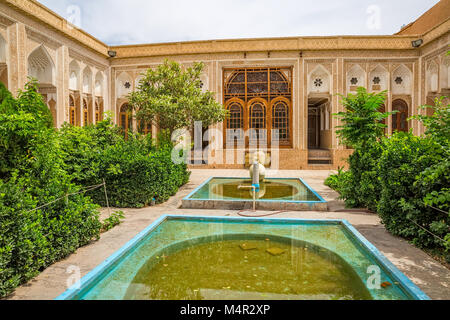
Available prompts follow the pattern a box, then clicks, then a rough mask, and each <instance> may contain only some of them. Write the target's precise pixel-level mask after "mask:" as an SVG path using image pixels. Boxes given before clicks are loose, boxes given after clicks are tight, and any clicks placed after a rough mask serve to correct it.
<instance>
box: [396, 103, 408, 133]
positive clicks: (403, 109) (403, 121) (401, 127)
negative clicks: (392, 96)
mask: <svg viewBox="0 0 450 320" xmlns="http://www.w3.org/2000/svg"><path fill="white" fill-rule="evenodd" d="M392 111H398V112H397V113H396V114H394V115H392V131H403V132H407V131H408V130H409V127H408V117H409V108H408V103H406V101H405V100H403V99H396V100H394V101H393V102H392Z"/></svg>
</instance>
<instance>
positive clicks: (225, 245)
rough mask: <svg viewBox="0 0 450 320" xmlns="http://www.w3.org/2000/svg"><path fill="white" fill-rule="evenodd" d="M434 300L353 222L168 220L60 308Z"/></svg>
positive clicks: (74, 289) (88, 278)
mask: <svg viewBox="0 0 450 320" xmlns="http://www.w3.org/2000/svg"><path fill="white" fill-rule="evenodd" d="M316 299H319V300H338V299H341V300H372V299H375V300H427V299H429V298H428V297H427V296H426V294H424V293H423V292H422V291H421V290H420V289H419V288H418V287H417V286H415V285H414V284H413V283H412V282H411V281H410V280H409V279H408V278H407V277H406V276H405V275H403V274H402V273H401V272H400V271H399V270H398V269H397V268H396V267H395V266H394V265H393V264H392V263H391V262H389V260H387V259H386V258H385V257H384V256H383V255H382V254H381V253H380V252H379V251H378V250H377V249H376V248H375V247H374V246H373V245H372V244H370V243H369V242H368V241H367V240H366V239H365V238H364V237H363V236H362V235H361V234H360V233H359V232H358V231H356V230H355V229H354V228H353V227H352V226H351V225H350V224H349V223H348V222H346V221H343V220H299V219H253V218H252V219H250V218H226V217H192V216H163V217H161V218H160V219H159V220H157V221H156V222H155V223H153V224H152V225H151V226H149V227H148V228H147V229H146V230H144V231H143V232H142V233H140V234H139V235H137V236H136V237H135V238H134V239H132V240H131V241H130V242H129V243H128V244H126V245H125V246H124V247H123V248H122V249H120V250H119V251H118V252H116V253H115V254H114V255H112V256H111V257H110V258H108V259H107V260H106V261H104V262H103V263H102V264H101V265H100V266H98V267H97V268H95V269H94V270H93V271H92V272H90V273H89V274H88V275H87V276H85V277H84V278H83V279H82V280H81V282H80V283H79V284H78V285H75V286H74V287H72V288H70V289H69V290H67V291H66V292H65V293H63V294H62V295H61V296H59V297H58V298H57V300H316Z"/></svg>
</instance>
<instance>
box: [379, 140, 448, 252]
mask: <svg viewBox="0 0 450 320" xmlns="http://www.w3.org/2000/svg"><path fill="white" fill-rule="evenodd" d="M443 156H444V149H443V148H442V147H441V145H439V144H438V143H436V142H435V141H434V140H433V139H431V138H420V137H416V136H413V135H412V134H410V133H396V134H394V135H393V136H392V138H390V139H387V140H386V142H385V147H384V150H383V154H382V156H381V157H380V159H379V162H378V176H379V178H380V179H379V181H380V183H381V190H382V191H381V194H380V196H381V197H380V200H379V203H378V213H379V215H380V217H381V219H382V221H383V223H384V225H385V226H386V229H387V230H389V231H390V232H391V233H392V234H394V235H399V236H402V237H404V238H406V239H408V240H412V241H413V243H414V244H416V245H417V246H420V247H434V246H442V245H443V244H442V241H440V240H439V239H438V238H436V237H434V236H433V235H431V234H430V233H428V232H427V231H425V229H426V230H430V229H435V230H434V231H435V233H437V234H436V235H437V236H440V237H442V238H444V237H445V236H446V234H447V232H448V226H449V225H450V219H449V218H450V217H449V215H448V214H445V213H444V214H443V213H441V212H439V211H436V210H434V209H432V208H430V207H428V206H427V205H426V204H425V202H424V198H426V197H427V194H428V193H429V192H432V190H439V189H441V188H443V187H445V186H448V185H449V183H450V180H448V179H447V178H448V177H447V178H444V179H442V180H439V179H436V178H431V179H430V177H431V176H430V174H429V173H428V174H427V173H426V171H427V170H430V169H431V168H432V167H433V166H435V165H437V164H439V163H440V162H441V161H442V159H443ZM447 176H448V174H447ZM427 177H428V179H427ZM426 180H427V181H426ZM442 221H444V224H445V225H446V226H447V230H445V228H443V229H442V230H437V228H433V226H435V227H436V226H437V225H436V223H437V222H442ZM419 226H421V227H423V228H424V229H422V228H420V227H419Z"/></svg>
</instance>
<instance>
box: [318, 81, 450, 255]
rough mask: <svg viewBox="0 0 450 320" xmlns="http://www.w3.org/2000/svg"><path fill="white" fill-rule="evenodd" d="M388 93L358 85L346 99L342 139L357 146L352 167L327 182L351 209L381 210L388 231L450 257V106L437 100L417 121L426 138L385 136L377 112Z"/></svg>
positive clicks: (342, 113)
mask: <svg viewBox="0 0 450 320" xmlns="http://www.w3.org/2000/svg"><path fill="white" fill-rule="evenodd" d="M381 101H382V96H380V95H374V94H367V92H366V91H365V89H361V88H360V89H358V93H357V95H349V96H348V97H345V98H344V99H343V104H344V105H345V107H346V108H347V111H346V112H341V113H339V114H337V116H338V117H339V118H340V119H341V120H342V121H343V126H342V127H340V130H339V131H338V135H339V138H340V140H341V143H344V144H347V145H351V146H353V147H354V148H355V151H354V153H353V154H352V155H351V156H350V157H349V160H348V162H349V166H350V170H349V171H348V172H343V171H342V170H340V172H339V173H338V174H337V175H333V176H331V177H329V178H328V179H327V181H326V184H327V185H328V186H330V187H331V188H333V189H335V190H337V191H338V192H339V193H340V197H341V198H342V199H344V200H345V202H346V205H347V206H348V207H367V208H369V209H371V210H376V211H377V212H378V213H379V215H380V217H381V219H382V222H383V223H384V224H385V226H386V229H387V230H388V231H390V232H391V233H392V234H394V235H398V236H401V237H404V238H406V239H408V240H411V241H412V242H413V243H414V244H415V245H417V246H418V247H421V248H430V249H433V250H437V251H438V252H441V253H442V252H443V250H444V249H445V250H447V260H448V261H450V189H449V186H450V131H449V128H450V106H449V105H447V106H445V105H443V103H442V101H443V99H437V100H436V105H435V106H424V107H422V108H424V109H425V108H427V109H432V111H433V113H432V115H426V116H425V115H419V116H415V117H413V118H412V119H415V120H419V121H421V122H422V123H423V124H424V126H425V127H426V129H427V130H426V134H425V136H423V137H415V136H413V135H412V133H398V132H397V133H394V135H393V136H392V137H390V138H387V137H383V134H382V128H383V126H382V125H381V123H380V121H382V119H383V118H384V117H386V116H387V115H388V113H385V114H382V113H379V112H377V110H378V108H379V103H380V102H381Z"/></svg>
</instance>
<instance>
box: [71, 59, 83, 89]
mask: <svg viewBox="0 0 450 320" xmlns="http://www.w3.org/2000/svg"><path fill="white" fill-rule="evenodd" d="M79 80H80V65H79V64H78V62H77V61H75V60H72V62H71V63H70V64H69V89H70V90H73V91H79V90H80V87H79V86H80V85H79V83H80V81H79Z"/></svg>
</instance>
